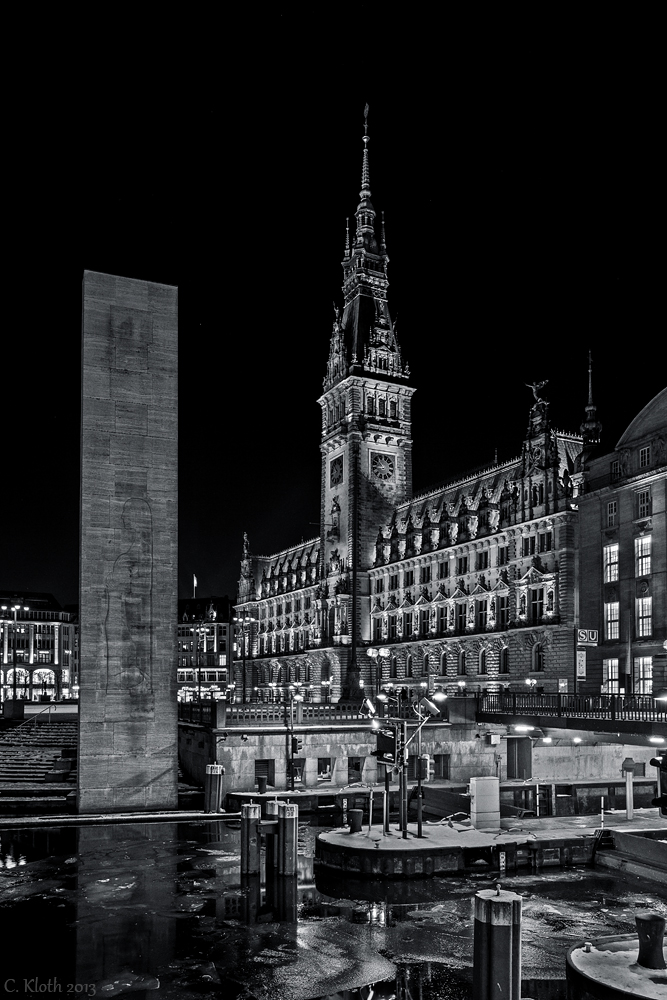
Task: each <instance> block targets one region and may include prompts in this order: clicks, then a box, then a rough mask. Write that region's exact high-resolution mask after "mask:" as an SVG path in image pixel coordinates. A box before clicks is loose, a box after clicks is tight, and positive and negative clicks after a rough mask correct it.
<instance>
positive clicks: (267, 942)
mask: <svg viewBox="0 0 667 1000" xmlns="http://www.w3.org/2000/svg"><path fill="white" fill-rule="evenodd" d="M321 829H324V828H318V827H316V826H310V825H308V824H303V823H302V824H300V826H299V835H300V843H299V873H298V876H297V877H296V878H294V879H292V878H279V877H273V876H270V877H269V878H268V880H267V879H266V877H265V876H260V877H242V876H241V874H240V855H239V830H238V823H234V822H229V823H225V822H221V821H212V822H209V821H202V822H196V823H141V824H137V823H134V824H127V825H126V824H116V825H111V826H109V825H100V826H86V827H67V828H62V829H58V828H56V827H54V828H45V827H40V828H35V829H26V830H19V829H16V828H5V829H2V831H1V844H0V930H1V937H0V942H1V943H2V961H1V963H0V964H1V967H2V977H1V982H2V984H3V985H4V992H5V993H7V994H8V995H14V996H16V997H20V996H27V995H31V994H32V993H35V992H43V993H52V992H55V993H58V992H61V993H62V994H66V993H68V992H69V993H70V995H72V996H75V995H79V996H93V995H96V996H108V997H112V996H124V995H131V996H133V997H135V998H137V1000H139V998H141V997H153V998H157V997H160V996H162V997H168V998H174V1000H176V998H184V1000H189V998H195V997H206V996H211V997H220V998H222V1000H227V998H229V1000H234V998H237V997H238V998H240V1000H250V998H254V1000H315V998H325V997H326V998H328V1000H333V998H335V1000H357V998H359V1000H370V997H371V996H372V997H374V998H383V1000H391V998H395V1000H417V998H419V1000H472V988H471V982H472V971H471V962H472V917H473V914H472V903H471V900H472V899H473V897H474V894H475V892H476V891H477V890H478V889H482V888H488V887H489V886H491V885H495V883H496V881H497V878H496V873H494V872H492V871H490V870H489V869H488V867H487V866H486V865H484V864H479V865H478V866H474V868H473V869H472V870H470V871H469V872H467V873H465V874H462V873H458V874H457V875H456V876H445V877H436V878H430V879H424V880H406V881H394V882H389V883H387V882H379V881H375V882H374V881H369V880H362V879H357V880H351V879H343V878H342V877H341V875H340V873H334V872H326V871H324V872H320V871H317V872H316V871H314V867H313V855H314V842H315V837H316V835H317V833H318V832H320V831H321ZM502 885H503V887H504V888H507V889H511V890H513V891H515V892H518V893H520V894H521V895H522V896H523V901H524V902H523V928H522V941H523V977H524V984H523V991H522V992H523V996H526V997H532V998H533V1000H565V997H566V989H565V953H566V951H567V948H568V947H569V946H570V945H571V944H573V943H575V942H579V941H583V940H594V939H595V938H597V937H600V936H603V935H608V934H615V933H619V934H627V933H632V932H633V931H634V929H635V925H634V917H635V913H636V912H637V910H638V909H642V908H645V907H650V908H651V909H653V910H658V911H659V912H661V913H663V914H664V915H666V916H667V888H666V887H662V886H659V885H656V884H652V883H650V882H648V881H647V880H646V879H642V878H638V877H633V876H628V875H618V874H617V873H613V874H610V873H609V872H608V871H606V870H604V871H603V870H593V869H588V868H583V867H581V868H571V869H548V870H542V871H540V872H534V873H530V872H525V873H522V874H519V875H513V876H510V877H506V878H503V879H502ZM58 985H60V986H61V987H62V989H61V990H57V989H56V988H55V987H57V986H58ZM371 985H372V990H370V989H369V987H370V986H371ZM69 987H71V988H70V989H68V988H69ZM12 991H13V992H12Z"/></svg>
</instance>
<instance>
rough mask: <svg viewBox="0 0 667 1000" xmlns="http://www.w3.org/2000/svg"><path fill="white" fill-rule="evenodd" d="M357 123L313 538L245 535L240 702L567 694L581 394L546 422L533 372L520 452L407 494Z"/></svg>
mask: <svg viewBox="0 0 667 1000" xmlns="http://www.w3.org/2000/svg"><path fill="white" fill-rule="evenodd" d="M364 130H365V134H364V136H363V154H362V178H361V191H360V199H359V204H358V205H357V209H356V212H355V219H356V227H355V230H354V234H350V232H349V227H348V235H347V239H346V246H345V253H344V257H343V261H342V266H343V286H342V291H343V308H342V309H341V308H339V307H338V306H336V307H335V313H334V321H333V329H332V332H331V335H330V347H329V359H328V362H327V367H326V372H325V374H324V383H323V391H322V393H321V395H320V397H319V400H318V402H319V404H320V406H321V412H322V426H321V444H320V451H321V464H320V483H321V507H320V532H319V536H318V537H316V538H312V539H309V540H308V541H306V542H301V543H300V544H299V545H295V546H293V547H291V548H288V549H285V550H283V551H281V552H277V553H275V554H273V555H268V556H258V555H254V554H253V553H252V551H251V545H250V540H249V539H248V537H247V536H245V538H244V548H243V559H242V563H241V577H240V581H239V591H238V604H237V608H236V613H237V614H241V615H244V616H245V617H246V620H247V622H248V623H249V624H248V625H247V626H246V627H245V628H244V630H243V641H242V642H241V643H240V647H241V652H242V653H243V655H244V657H245V658H246V660H247V661H250V662H251V672H252V685H251V686H252V690H253V692H254V695H253V697H256V698H257V699H258V700H265V701H270V700H276V699H280V698H281V697H285V695H286V693H287V692H288V691H289V689H290V688H291V689H292V693H294V691H295V690H297V689H300V690H301V691H302V692H303V693H304V697H305V698H306V699H307V700H313V701H327V700H332V701H338V700H343V701H345V700H351V701H355V700H359V699H360V698H361V697H362V695H363V692H364V691H368V690H369V689H370V690H376V689H378V688H379V687H380V686H383V687H387V686H392V685H393V686H395V687H396V688H397V689H399V688H400V689H407V691H408V692H410V693H412V694H416V693H419V692H420V691H422V692H424V691H433V690H434V688H436V687H439V688H441V689H442V690H444V691H446V692H447V693H449V694H454V693H456V692H474V693H477V692H481V691H488V692H493V691H498V690H502V689H505V690H507V689H509V690H513V691H523V692H524V693H525V692H526V690H527V688H528V689H530V690H535V691H536V693H539V692H544V693H558V692H561V693H566V692H569V693H572V692H575V691H577V690H578V688H577V672H576V663H577V656H576V653H577V626H578V625H579V591H578V580H579V572H580V566H579V536H578V531H579V511H578V503H579V499H580V497H581V495H582V494H583V492H584V491H585V490H586V489H587V485H586V477H587V475H588V473H587V461H588V460H589V459H590V457H591V456H592V455H593V454H594V452H595V448H596V447H597V445H598V444H599V435H600V425H599V423H598V422H597V419H596V413H595V407H594V405H593V402H592V394H591V393H590V392H589V400H588V406H587V407H586V411H585V419H584V422H583V424H582V427H581V428H580V433H569V432H567V431H562V430H559V429H557V428H555V427H554V426H553V425H552V422H551V419H550V415H549V403H548V401H547V399H545V398H544V396H546V393H545V392H544V388H545V385H546V383H535V384H533V385H532V386H529V387H527V389H526V390H525V392H526V409H527V416H528V422H527V428H526V432H525V436H524V439H523V441H517V449H516V450H517V455H516V458H514V459H512V460H511V461H506V462H503V463H501V464H498V463H497V462H496V463H494V464H492V465H490V466H489V467H488V468H486V469H483V470H481V471H476V472H475V473H474V474H472V475H469V476H467V477H458V478H452V480H451V481H450V482H446V483H445V484H443V486H442V487H441V488H439V489H437V490H433V491H431V492H429V493H427V494H424V495H421V496H417V497H415V496H413V492H412V423H411V401H412V395H413V393H414V392H415V390H416V388H417V387H415V386H413V385H411V384H410V372H409V368H408V365H407V363H406V359H405V358H404V356H403V351H402V348H401V345H400V344H399V341H398V339H397V335H396V329H395V323H394V322H393V320H392V316H391V312H390V308H389V303H388V284H389V283H388V277H387V271H388V263H389V257H388V254H387V245H386V240H385V231H384V221H383V220H379V219H378V218H377V214H376V212H375V209H374V207H373V204H372V201H371V189H370V173H369V153H368V142H369V138H368V133H367V127H366V126H364ZM517 388H519V387H517ZM521 388H523V387H521ZM528 389H531V390H532V394H533V398H532V403H531V401H530V396H529V392H528ZM582 402H583V400H582ZM369 649H370V650H371V653H372V654H373V655H368V652H369Z"/></svg>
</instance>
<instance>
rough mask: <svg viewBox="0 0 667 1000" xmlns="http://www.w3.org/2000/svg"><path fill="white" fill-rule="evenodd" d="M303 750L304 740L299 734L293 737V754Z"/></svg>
mask: <svg viewBox="0 0 667 1000" xmlns="http://www.w3.org/2000/svg"><path fill="white" fill-rule="evenodd" d="M302 750H303V740H302V739H300V737H298V736H293V737H292V754H295V753H301V751H302Z"/></svg>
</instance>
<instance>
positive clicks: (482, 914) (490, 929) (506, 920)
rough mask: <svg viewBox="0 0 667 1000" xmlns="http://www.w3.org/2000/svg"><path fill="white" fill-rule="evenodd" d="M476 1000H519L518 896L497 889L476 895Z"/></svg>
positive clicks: (474, 951)
mask: <svg viewBox="0 0 667 1000" xmlns="http://www.w3.org/2000/svg"><path fill="white" fill-rule="evenodd" d="M472 992H473V996H474V997H475V1000H521V896H519V895H517V894H516V893H515V892H508V891H506V890H504V889H501V888H500V886H499V885H498V886H497V887H496V888H495V889H482V890H481V891H480V892H477V893H476V894H475V923H474V948H473V987H472Z"/></svg>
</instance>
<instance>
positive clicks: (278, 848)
mask: <svg viewBox="0 0 667 1000" xmlns="http://www.w3.org/2000/svg"><path fill="white" fill-rule="evenodd" d="M265 808H266V819H262V807H261V806H260V805H259V804H256V803H254V802H251V803H249V804H244V805H242V806H241V874H242V875H257V874H259V871H260V868H261V849H262V835H264V836H265V837H266V863H267V866H268V867H271V868H273V869H274V870H275V871H277V873H278V875H295V874H296V869H297V850H298V842H299V807H298V806H297V805H293V804H292V803H291V802H278V800H277V799H274V800H271V799H270V800H269V801H268V802H266V803H265Z"/></svg>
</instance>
